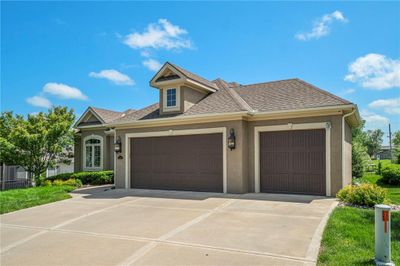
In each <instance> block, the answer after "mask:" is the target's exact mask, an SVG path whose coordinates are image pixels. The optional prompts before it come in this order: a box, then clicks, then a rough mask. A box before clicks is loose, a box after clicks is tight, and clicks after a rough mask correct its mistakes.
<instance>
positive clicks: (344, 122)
mask: <svg viewBox="0 0 400 266" xmlns="http://www.w3.org/2000/svg"><path fill="white" fill-rule="evenodd" d="M355 112H356V109H353V111H351V112H350V113H348V114H345V115H343V116H342V187H344V175H345V173H344V167H345V160H344V159H345V158H344V157H345V154H344V142H345V139H344V138H345V134H346V130H345V124H346V117H348V116H351V115H353V114H354V113H355ZM350 175H351V174H350Z"/></svg>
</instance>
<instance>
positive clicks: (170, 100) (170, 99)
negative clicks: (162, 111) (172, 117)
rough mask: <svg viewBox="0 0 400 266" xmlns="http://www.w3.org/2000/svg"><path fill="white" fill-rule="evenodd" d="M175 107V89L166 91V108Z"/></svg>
mask: <svg viewBox="0 0 400 266" xmlns="http://www.w3.org/2000/svg"><path fill="white" fill-rule="evenodd" d="M175 106H176V89H168V90H167V107H175Z"/></svg>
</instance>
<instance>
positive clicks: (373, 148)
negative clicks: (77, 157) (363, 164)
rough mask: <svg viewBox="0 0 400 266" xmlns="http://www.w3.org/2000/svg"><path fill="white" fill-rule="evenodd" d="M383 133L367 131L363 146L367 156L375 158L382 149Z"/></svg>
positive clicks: (378, 130)
mask: <svg viewBox="0 0 400 266" xmlns="http://www.w3.org/2000/svg"><path fill="white" fill-rule="evenodd" d="M382 142H383V131H382V130H380V129H375V130H368V131H367V139H366V143H365V145H366V146H367V150H368V154H369V156H375V155H376V154H377V153H378V152H379V151H380V150H381V148H382Z"/></svg>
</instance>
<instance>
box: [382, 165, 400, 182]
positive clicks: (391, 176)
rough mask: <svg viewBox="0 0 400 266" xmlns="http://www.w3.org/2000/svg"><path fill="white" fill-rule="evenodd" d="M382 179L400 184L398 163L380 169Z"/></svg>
mask: <svg viewBox="0 0 400 266" xmlns="http://www.w3.org/2000/svg"><path fill="white" fill-rule="evenodd" d="M382 181H383V182H384V183H386V184H391V185H399V184H400V165H398V164H389V165H387V166H385V167H384V168H383V169H382Z"/></svg>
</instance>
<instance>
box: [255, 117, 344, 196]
mask: <svg viewBox="0 0 400 266" xmlns="http://www.w3.org/2000/svg"><path fill="white" fill-rule="evenodd" d="M289 122H290V123H293V124H296V123H317V122H330V123H331V195H335V194H336V192H337V191H338V190H339V189H340V188H341V186H342V164H341V158H342V154H341V152H342V148H341V147H342V145H341V135H342V131H341V128H342V126H341V116H340V115H337V116H322V117H304V118H293V119H283V120H282V119H281V120H267V121H252V122H248V154H249V156H248V159H249V162H248V177H249V180H248V184H249V186H248V187H249V191H250V192H254V183H255V166H254V145H255V144H254V127H256V126H272V125H285V124H287V123H289Z"/></svg>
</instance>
